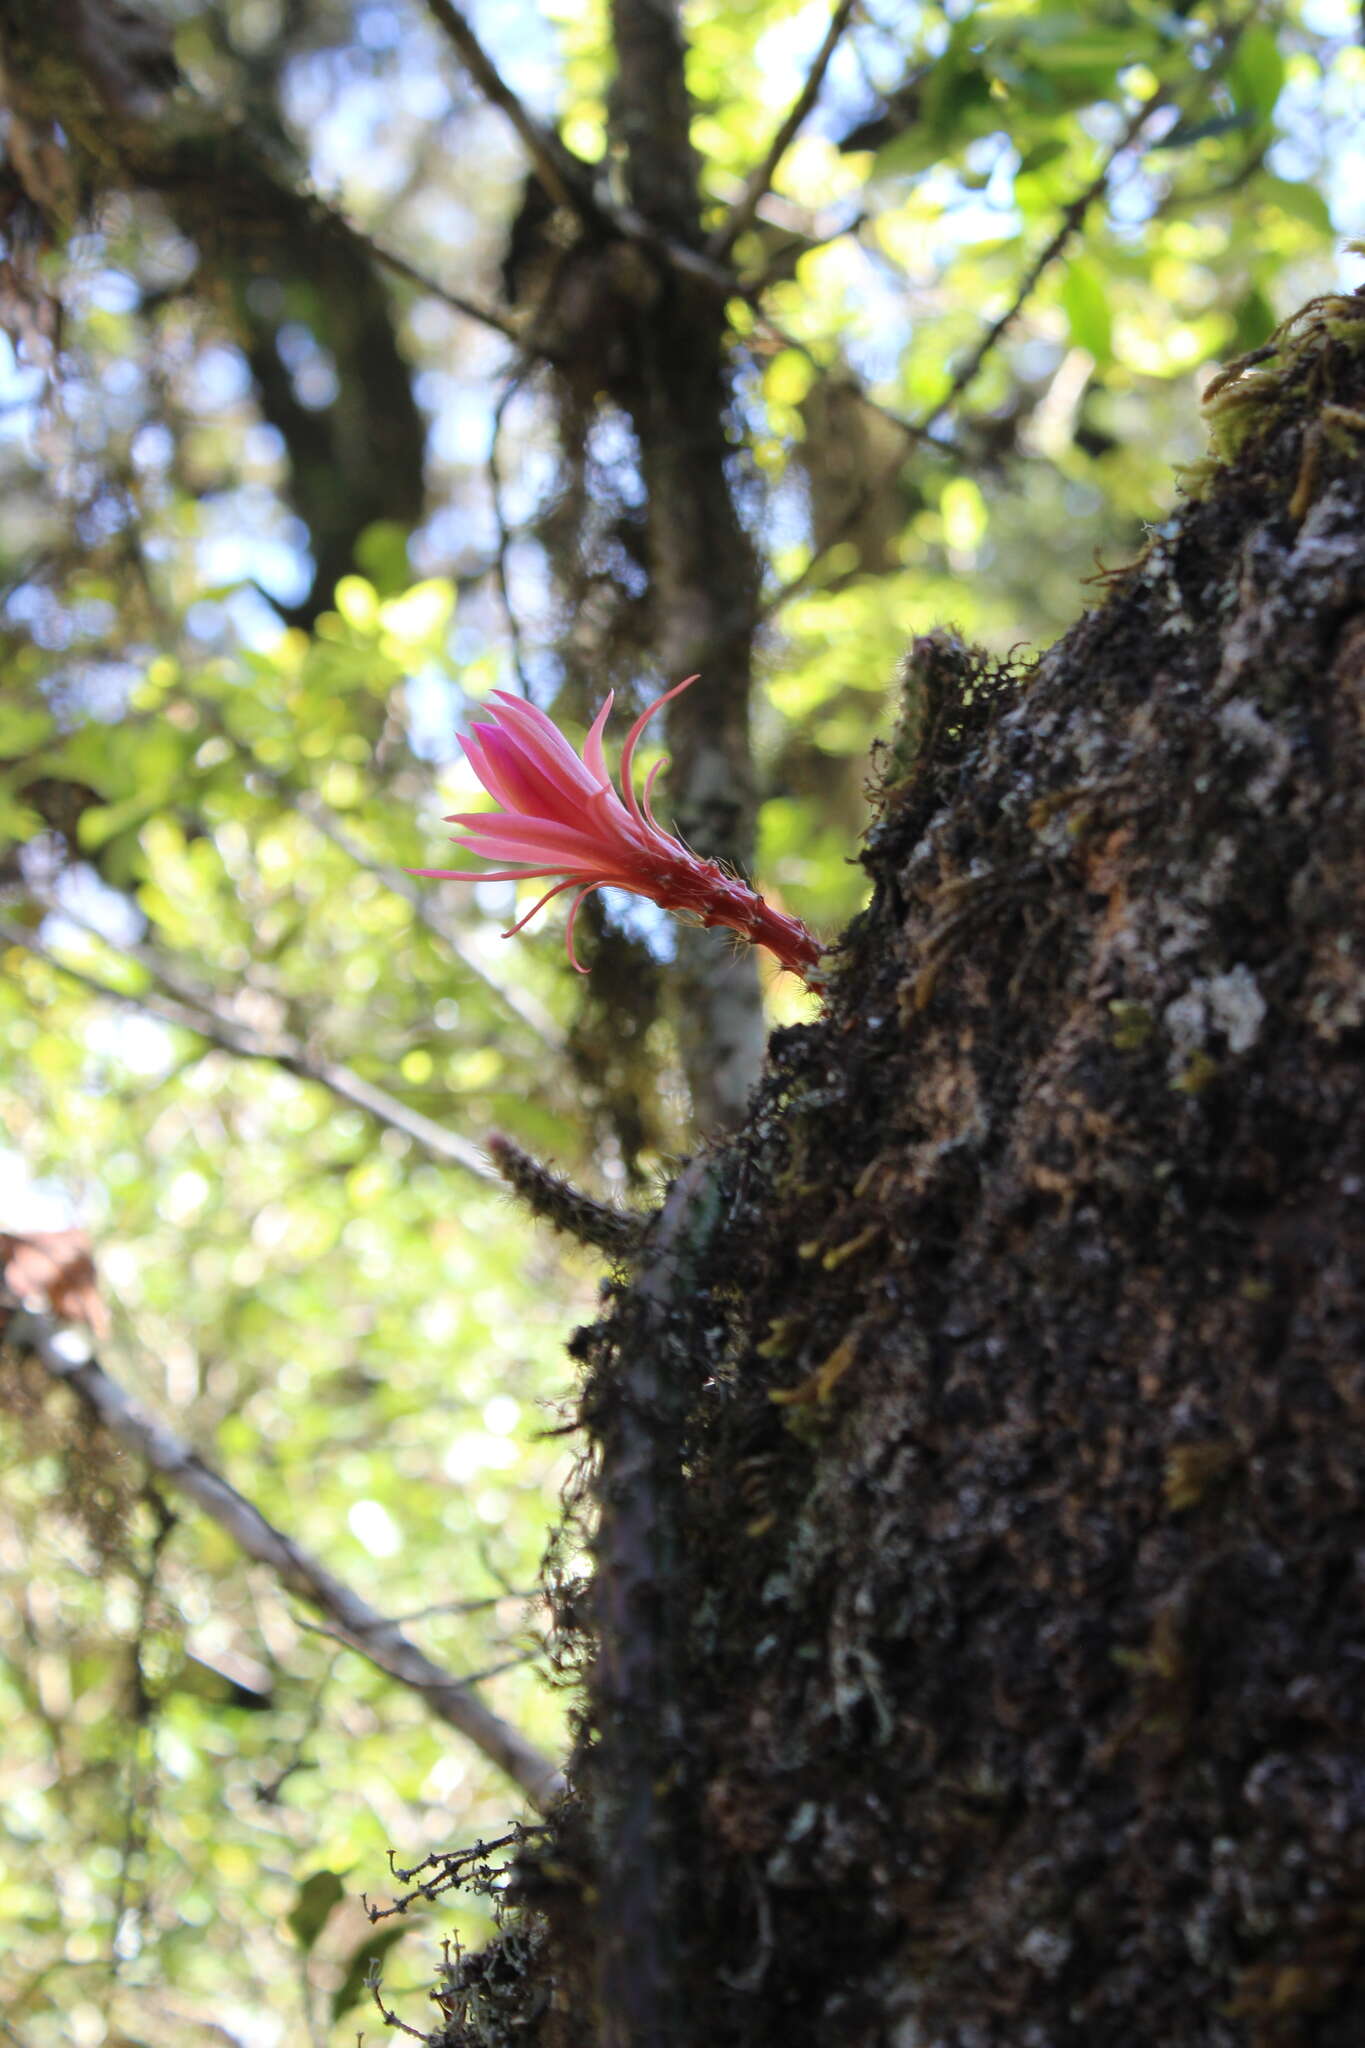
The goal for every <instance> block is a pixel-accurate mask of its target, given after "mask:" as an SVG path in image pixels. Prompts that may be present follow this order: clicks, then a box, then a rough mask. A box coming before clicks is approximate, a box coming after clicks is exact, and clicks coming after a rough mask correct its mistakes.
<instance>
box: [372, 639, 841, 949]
mask: <svg viewBox="0 0 1365 2048" xmlns="http://www.w3.org/2000/svg"><path fill="white" fill-rule="evenodd" d="M696 680H697V678H696V677H695V676H689V677H688V678H687V681H686V682H685V683H678V684H677V685H676V686H675V687H674V688H673V689H671V690H669V691H668V692H667V693H666V694H665V695H664V696H662V697H660V698H658V699H657V700H656V701H655V702H654V703H653V704H651V705H650V706H649V709H648V710H647V711H644V712H642V713H641V715H640V717H639V718H637V719H636V721H635V723H634V725H633V726H632V727H631V729H630V731H629V732H628V733H627V735H626V743H625V745H624V747H623V748H622V749H621V793H620V795H619V796H618V795H617V793H616V790H615V789H614V788H613V786H612V781H611V776H610V775H609V774H608V772H607V764H606V759H605V757H604V755H603V753H602V729H603V727H604V726H605V725H606V722H607V715H608V713H609V712H610V710H611V706H612V699H611V697H610V696H608V698H607V701H606V703H605V704H604V705H603V706H602V709H601V710H600V711H599V712H598V714H597V716H596V718H594V720H593V722H592V729H591V731H590V732H589V733H588V737H587V739H586V740H585V741H584V743H583V756H582V759H581V760H580V759H579V757H578V755H577V754H576V753H575V752H574V750H573V748H572V747H571V746H570V744H569V742H568V741H567V740H566V739H565V737H564V735H563V733H562V732H561V731H560V730H559V728H558V726H557V725H556V724H555V723H554V720H553V719H551V718H547V717H546V715H545V713H544V712H543V711H538V710H537V709H536V707H535V705H534V704H528V703H527V702H526V701H525V699H524V698H521V697H513V696H510V695H509V694H508V693H507V691H506V690H494V692H493V698H494V702H495V706H496V708H495V709H494V711H493V716H492V722H491V723H490V724H488V725H476V726H475V727H474V730H473V732H472V734H471V735H470V737H469V738H468V739H463V738H462V739H461V741H460V745H461V746H462V747H463V748H464V751H465V755H466V758H467V759H468V761H469V765H470V766H471V768H472V769H473V770H474V773H475V774H476V775H477V776H478V778H479V781H480V782H481V783H482V784H483V786H484V788H485V789H486V790H487V791H488V793H489V795H490V796H493V797H496V798H497V800H498V802H499V803H500V804H501V805H502V810H501V812H490V811H468V812H456V813H455V815H454V816H453V817H450V818H447V820H446V823H447V824H448V825H458V826H459V827H460V836H459V839H458V841H457V844H459V845H460V846H462V847H463V848H464V850H465V851H466V852H468V853H476V854H478V855H479V856H480V857H481V858H482V859H485V860H494V861H498V862H500V863H501V865H500V866H498V867H495V868H489V869H486V870H484V871H483V872H479V871H477V870H470V869H464V868H414V869H412V870H411V872H412V873H413V874H417V875H428V876H430V877H432V878H433V879H434V880H437V881H454V882H508V881H518V882H519V881H522V880H523V879H524V878H526V877H528V876H531V875H558V876H560V877H561V878H562V879H561V880H559V881H557V882H556V883H555V885H554V887H553V888H551V889H547V890H546V891H545V894H544V895H543V896H542V897H541V898H540V900H539V901H538V902H536V903H534V904H532V906H531V908H530V909H529V910H528V911H527V913H526V915H525V917H522V918H519V919H518V920H517V922H516V924H514V925H513V926H512V927H511V928H510V930H508V931H506V932H504V933H503V937H504V938H507V939H510V938H511V937H512V935H513V933H515V932H519V931H521V929H522V928H523V926H525V925H527V924H529V923H530V921H531V919H532V918H533V917H534V916H535V914H536V912H537V911H538V910H541V909H543V908H544V906H545V904H547V903H548V902H550V900H551V898H552V897H555V896H561V895H563V894H564V892H565V890H567V889H574V890H576V891H577V894H576V895H575V897H574V900H573V903H572V905H571V907H570V910H569V926H568V934H567V943H568V949H569V958H570V960H571V961H572V962H573V964H574V966H575V967H576V968H577V969H578V972H579V973H580V974H584V973H586V972H587V970H586V968H584V967H582V966H581V965H580V963H579V960H578V956H577V954H576V953H575V952H574V944H573V928H574V919H575V917H576V916H577V915H578V906H579V904H580V903H581V902H582V901H583V898H584V897H585V896H586V895H588V894H589V892H590V891H591V890H593V889H603V888H614V889H631V890H633V891H634V892H635V894H636V895H637V896H648V897H649V898H650V899H651V901H653V902H655V903H658V904H662V906H663V908H664V909H665V910H672V911H676V912H678V913H679V914H680V915H682V916H684V917H691V918H695V919H696V921H697V922H698V923H700V924H703V925H726V926H728V927H729V929H730V930H731V931H734V932H738V933H739V935H740V937H741V938H743V939H747V940H749V941H750V943H751V944H753V945H757V946H766V947H767V948H768V950H769V952H771V953H774V954H775V955H776V956H777V958H778V959H779V960H780V961H781V962H782V965H783V966H784V967H789V968H791V970H792V972H793V973H794V974H799V975H800V976H801V977H802V979H803V980H805V981H814V980H818V977H817V976H816V973H815V969H816V967H817V965H818V963H819V959H820V950H821V949H820V947H819V946H818V945H817V944H816V942H815V940H814V939H813V938H812V937H811V934H810V933H809V932H808V931H807V930H806V927H805V926H804V925H803V924H801V923H800V922H799V920H798V919H796V918H794V917H786V916H784V915H783V913H782V912H781V911H780V910H774V909H773V908H772V907H771V906H770V905H769V904H767V903H765V902H764V900H763V898H762V897H761V896H759V895H757V894H756V893H755V891H754V890H752V889H751V888H749V887H748V885H747V884H746V883H744V882H741V881H740V880H739V879H738V877H737V876H735V875H731V874H727V873H726V871H725V869H724V868H723V867H721V865H720V864H719V862H718V861H714V860H700V859H699V858H698V857H697V855H696V854H695V853H693V852H692V850H691V848H690V847H687V846H684V845H683V842H682V841H681V839H676V838H674V836H673V835H672V833H669V832H665V831H664V830H663V829H662V828H661V826H660V825H659V823H658V821H657V820H656V818H655V816H654V812H653V810H652V808H651V806H650V796H651V793H652V791H653V788H654V784H655V781H656V780H657V778H658V775H659V772H660V770H661V769H662V768H663V767H664V766H665V763H664V762H663V761H658V762H656V764H655V765H654V767H653V768H651V769H650V771H649V775H648V777H647V779H646V781H645V787H644V792H643V794H642V796H640V797H638V798H637V796H636V794H635V788H634V784H633V782H632V779H631V768H630V764H631V759H632V757H633V755H634V753H635V748H636V746H637V744H638V742H639V738H640V735H641V733H642V732H643V731H644V729H645V726H646V725H647V724H648V723H649V720H650V719H651V718H652V717H653V716H654V714H655V712H656V711H658V710H659V708H660V707H661V706H662V705H664V704H667V703H668V701H669V698H670V697H676V696H677V695H678V692H679V691H680V690H685V689H687V688H688V687H689V685H690V684H692V683H695V682H696ZM509 862H510V863H515V865H508V863H509Z"/></svg>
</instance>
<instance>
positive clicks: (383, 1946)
mask: <svg viewBox="0 0 1365 2048" xmlns="http://www.w3.org/2000/svg"><path fill="white" fill-rule="evenodd" d="M407 1931H408V1930H407V1928H406V1927H385V1928H383V1929H381V1931H380V1932H379V1933H378V1934H372V1935H371V1936H370V1938H369V1940H368V1941H362V1942H361V1944H360V1947H359V1948H358V1949H356V1950H354V1951H353V1953H352V1955H351V1959H350V1961H349V1962H348V1963H347V1965H346V1975H345V1976H344V1977H343V1978H342V1980H341V1983H340V1984H339V1985H338V1986H337V1988H336V1990H335V1991H334V1992H333V1994H332V2018H333V2019H334V2020H339V2019H340V2018H341V2016H342V2014H343V2013H348V2012H349V2011H350V2010H351V2007H352V2006H353V2005H359V2003H360V2001H361V1999H362V1997H363V1996H364V1994H365V1986H366V1985H367V1984H368V1982H369V1979H370V1965H371V1964H372V1963H382V1962H383V1960H384V1958H385V1956H386V1955H387V1954H388V1952H389V1950H390V1949H391V1948H392V1947H393V1946H394V1945H395V1943H397V1942H400V1941H401V1940H402V1939H403V1936H404V1935H405V1934H406V1933H407Z"/></svg>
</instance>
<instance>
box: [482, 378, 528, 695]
mask: <svg viewBox="0 0 1365 2048" xmlns="http://www.w3.org/2000/svg"><path fill="white" fill-rule="evenodd" d="M522 376H523V370H522V369H521V368H518V369H517V370H516V371H514V372H513V374H512V376H511V377H509V378H508V380H507V383H506V385H505V386H504V388H503V390H502V391H501V393H500V394H499V396H498V402H497V404H496V405H495V406H494V408H493V432H492V434H491V435H490V436H489V441H488V495H489V498H490V500H491V502H492V506H493V523H494V525H495V526H496V527H497V529H498V546H497V553H496V555H495V557H494V577H495V580H496V582H497V586H498V596H499V597H500V598H501V599H502V610H503V617H504V618H505V619H506V621H507V639H508V645H509V646H510V648H511V650H512V667H513V669H514V670H515V671H516V677H517V681H518V683H519V684H520V685H521V694H522V696H523V697H526V698H528V699H529V697H530V695H531V685H530V683H529V682H528V681H527V679H526V655H525V649H524V647H523V644H522V637H521V621H520V620H519V619H518V617H517V612H516V607H515V605H514V604H513V603H512V592H511V587H510V585H509V582H508V576H507V556H508V551H509V549H510V548H511V544H512V534H511V529H510V528H509V526H508V524H507V515H506V513H505V512H504V511H503V506H502V464H501V457H500V454H499V449H500V446H501V442H502V429H503V422H504V421H505V419H506V417H507V408H508V406H509V405H510V404H511V403H512V400H513V399H514V398H515V397H516V395H517V393H518V391H520V389H521V384H522Z"/></svg>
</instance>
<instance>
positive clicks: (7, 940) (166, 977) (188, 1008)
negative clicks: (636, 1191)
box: [0, 912, 498, 1183]
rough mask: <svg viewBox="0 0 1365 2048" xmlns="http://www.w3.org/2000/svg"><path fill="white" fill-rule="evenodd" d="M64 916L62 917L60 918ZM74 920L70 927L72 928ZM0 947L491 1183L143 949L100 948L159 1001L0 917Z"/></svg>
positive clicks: (328, 1065)
mask: <svg viewBox="0 0 1365 2048" xmlns="http://www.w3.org/2000/svg"><path fill="white" fill-rule="evenodd" d="M62 914H63V915H64V916H65V915H67V913H66V912H63V913H62ZM74 921H75V920H73V922H74ZM0 941H3V943H4V944H5V945H9V946H22V947H23V949H24V951H25V952H28V953H32V954H33V955H34V957H35V958H36V959H39V960H43V961H46V963H47V965H48V966H49V967H51V968H53V969H55V971H56V972H57V973H58V974H64V975H65V976H66V978H67V979H68V980H69V981H74V982H76V983H78V984H79V986H80V987H82V988H85V989H88V990H89V991H90V993H91V994H92V995H97V996H103V997H105V998H106V999H107V1000H108V1001H110V1002H113V1003H119V1004H121V1005H122V1006H123V1007H124V1008H125V1009H130V1010H140V1011H141V1012H142V1013H143V1015H144V1016H148V1017H156V1018H158V1019H159V1020H160V1021H161V1022H162V1023H163V1024H174V1025H177V1026H178V1027H179V1028H180V1029H181V1030H183V1031H193V1032H194V1033H195V1034H196V1035H197V1036H198V1037H200V1038H205V1039H207V1040H208V1041H209V1043H210V1044H211V1045H217V1046H220V1047H221V1048H222V1050H223V1051H224V1052H230V1053H233V1054H235V1055H236V1057H237V1058H238V1059H246V1060H265V1061H267V1062H269V1063H270V1064H271V1065H273V1066H277V1067H280V1068H282V1069H283V1070H284V1072H285V1073H289V1074H294V1075H296V1076H297V1077H298V1078H299V1079H300V1080H302V1081H316V1082H317V1083H318V1085H319V1086H320V1087H322V1088H326V1089H328V1090H329V1091H330V1093H331V1094H333V1095H336V1096H338V1097H340V1099H341V1100H342V1101H343V1102H349V1103H351V1104H352V1105H353V1106H354V1107H355V1108H356V1109H363V1110H364V1111H365V1112H366V1114H367V1115H369V1116H372V1117H373V1118H374V1119H375V1121H376V1123H381V1124H387V1125H388V1127H389V1128H390V1130H395V1131H402V1132H403V1134H404V1136H405V1137H409V1138H412V1139H413V1140H414V1141H415V1143H417V1144H418V1145H420V1146H421V1147H422V1149H423V1150H424V1151H425V1152H428V1153H430V1155H431V1157H432V1158H433V1159H437V1160H439V1161H440V1163H441V1164H442V1165H443V1166H459V1167H462V1168H463V1169H464V1171H465V1172H466V1173H471V1174H473V1175H474V1176H475V1178H476V1179H478V1180H482V1181H489V1182H494V1183H496V1182H497V1180H498V1175H497V1174H496V1173H494V1171H493V1169H492V1167H491V1166H490V1165H489V1163H488V1161H487V1160H486V1159H485V1158H484V1156H483V1154H482V1152H480V1151H479V1149H478V1147H477V1146H476V1145H471V1144H470V1143H469V1141H468V1139H466V1138H460V1137H457V1136H456V1135H455V1134H454V1132H453V1131H446V1130H443V1129H442V1128H441V1126H440V1124H438V1123H435V1122H433V1121H432V1119H431V1118H430V1117H428V1116H423V1115H422V1113H421V1111H420V1110H416V1109H409V1108H408V1106H407V1104H406V1103H404V1102H400V1101H399V1100H398V1098H397V1096H395V1095H390V1094H389V1093H388V1092H387V1090H386V1089H383V1088H378V1087H376V1086H375V1084H374V1083H373V1082H372V1081H366V1080H363V1079H362V1078H361V1076H360V1075H359V1074H357V1073H355V1072H354V1071H353V1070H352V1069H351V1068H350V1067H344V1066H342V1065H340V1064H339V1063H338V1062H337V1061H335V1060H315V1059H314V1058H313V1057H312V1056H311V1055H310V1054H309V1053H307V1052H305V1050H304V1048H303V1047H302V1046H301V1045H300V1044H299V1043H298V1041H297V1040H296V1039H293V1038H289V1037H286V1036H285V1035H284V1034H283V1033H279V1034H274V1035H270V1036H267V1035H266V1034H264V1033H262V1032H257V1031H253V1030H251V1029H250V1028H249V1027H247V1026H245V1025H242V1024H239V1023H238V1022H237V1021H236V1019H235V1018H232V1017H228V1016H226V1015H224V1013H223V1012H222V1011H221V1010H218V1009H216V1008H215V1007H214V1006H213V1005H212V1004H211V1003H210V1002H209V1001H208V1000H207V998H205V997H202V996H199V995H197V994H195V993H193V992H192V991H191V990H190V989H189V987H188V985H187V984H185V983H184V982H182V981H180V979H179V977H178V976H177V975H175V974H174V972H173V971H172V970H170V969H168V968H166V967H165V965H164V964H163V963H159V962H158V963H154V961H153V958H152V957H150V956H148V954H147V952H146V949H134V948H130V947H119V946H113V945H112V943H111V941H109V940H107V939H105V940H103V941H102V943H103V944H105V945H106V946H110V949H111V950H112V951H114V952H116V953H121V954H122V955H123V957H124V958H126V959H129V960H132V961H134V962H135V963H136V964H137V965H138V966H140V967H142V968H143V970H144V972H146V973H147V974H149V975H152V976H153V977H154V978H155V979H156V980H157V981H159V982H160V983H161V985H162V987H163V988H165V989H168V990H171V991H172V993H170V994H167V995H156V994H153V993H149V992H148V991H146V990H143V991H142V992H141V993H139V994H133V993H131V992H130V991H129V990H127V989H122V988H115V987H113V986H112V985H111V984H110V983H109V982H107V981H102V980H101V979H100V978H99V976H98V975H95V974H90V973H87V972H86V970H85V969H84V968H81V967H73V966H72V965H71V963H70V962H69V961H67V960H63V959H61V958H60V956H59V955H58V954H56V953H53V952H52V951H50V949H49V948H48V947H46V946H44V945H43V944H42V942H41V941H40V940H39V939H38V938H37V937H36V935H35V934H34V933H33V932H29V931H25V930H24V929H23V927H22V926H20V925H16V924H11V923H10V922H9V920H8V919H7V918H0Z"/></svg>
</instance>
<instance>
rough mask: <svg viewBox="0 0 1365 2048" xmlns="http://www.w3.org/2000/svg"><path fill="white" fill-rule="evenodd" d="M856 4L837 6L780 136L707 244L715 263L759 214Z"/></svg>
mask: <svg viewBox="0 0 1365 2048" xmlns="http://www.w3.org/2000/svg"><path fill="white" fill-rule="evenodd" d="M857 4H858V0H839V4H838V6H837V7H836V8H835V10H834V12H833V14H832V15H831V16H830V22H829V27H828V29H826V31H825V40H824V41H823V43H821V45H820V48H819V49H818V50H817V51H816V54H815V62H814V63H813V64H812V65H811V68H810V72H809V75H808V76H807V79H806V82H805V84H804V85H803V86H802V88H801V90H800V92H799V93H798V94H797V95H796V98H795V99H794V100H793V101H792V103H791V106H790V107H789V108H788V110H787V113H786V117H785V118H784V119H783V121H782V122H781V123H780V124H779V126H778V129H777V133H776V134H775V135H774V136H773V139H772V141H771V142H770V143H769V144H768V147H767V149H766V150H765V151H764V154H763V156H762V158H761V160H760V161H759V162H758V163H757V164H756V165H755V166H754V168H753V170H752V171H750V173H749V175H748V177H747V178H746V179H745V181H744V190H743V191H742V192H741V193H740V195H739V198H738V199H737V200H736V201H735V203H734V205H733V206H732V207H731V208H730V211H729V213H728V214H727V215H726V217H725V219H724V220H723V221H722V222H721V224H720V226H719V227H718V228H717V229H716V231H715V233H714V234H713V235H712V236H711V238H710V240H709V241H708V242H707V244H706V253H707V255H708V256H709V257H711V259H712V261H713V262H717V263H719V262H722V261H723V260H724V258H725V257H727V256H728V255H729V253H730V251H731V249H733V247H734V245H735V243H736V242H737V241H738V240H739V237H740V236H741V235H742V234H743V233H744V231H745V229H746V228H747V227H749V226H750V224H751V223H752V221H753V218H754V215H755V214H756V213H757V212H758V207H759V201H760V200H761V199H762V197H763V195H764V193H765V192H767V191H768V190H769V188H770V187H771V185H772V181H773V178H774V177H775V176H776V173H777V169H778V166H779V165H780V164H781V162H782V159H783V157H784V156H785V155H786V154H787V151H788V149H789V148H790V146H791V143H792V141H793V139H794V138H795V135H796V131H797V129H798V128H799V127H800V126H801V123H802V122H803V121H804V120H805V118H806V116H807V114H809V112H810V110H811V108H812V107H813V106H814V105H815V102H816V100H817V99H818V98H819V97H820V88H821V86H822V85H823V84H824V82H825V73H826V71H827V70H828V69H829V62H830V59H831V57H833V55H834V52H835V50H836V49H837V48H838V46H839V41H840V38H841V37H842V35H843V33H844V30H845V29H846V28H847V27H848V24H849V22H850V21H851V20H852V18H853V12H854V9H855V7H856V6H857Z"/></svg>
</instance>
